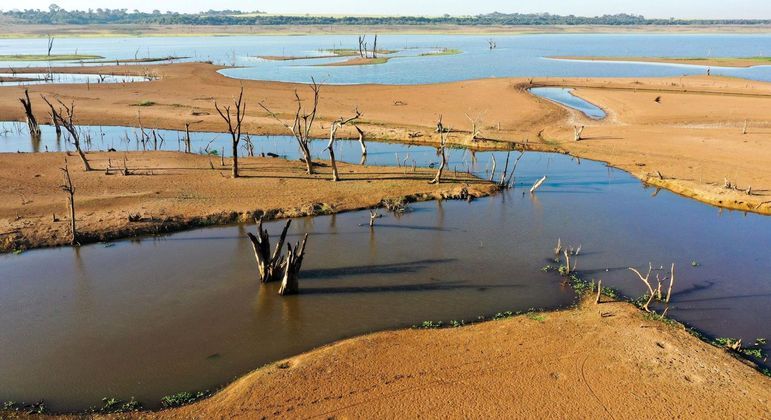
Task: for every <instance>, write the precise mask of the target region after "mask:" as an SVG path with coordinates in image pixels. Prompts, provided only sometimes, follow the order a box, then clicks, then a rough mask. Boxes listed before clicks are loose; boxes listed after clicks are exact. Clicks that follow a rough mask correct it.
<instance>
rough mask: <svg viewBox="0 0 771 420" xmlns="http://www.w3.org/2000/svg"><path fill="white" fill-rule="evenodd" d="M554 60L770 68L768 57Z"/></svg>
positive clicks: (581, 57)
mask: <svg viewBox="0 0 771 420" xmlns="http://www.w3.org/2000/svg"><path fill="white" fill-rule="evenodd" d="M548 58H552V59H555V60H569V61H601V62H623V63H661V64H684V65H690V66H712V67H736V68H749V67H755V66H771V58H769V57H748V58H666V57H602V56H585V57H584V56H556V57H548Z"/></svg>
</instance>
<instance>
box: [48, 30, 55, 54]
mask: <svg viewBox="0 0 771 420" xmlns="http://www.w3.org/2000/svg"><path fill="white" fill-rule="evenodd" d="M53 47H54V37H53V36H51V35H48V56H49V57H50V56H51V49H53Z"/></svg>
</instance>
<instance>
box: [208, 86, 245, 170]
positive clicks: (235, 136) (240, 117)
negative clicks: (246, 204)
mask: <svg viewBox="0 0 771 420" xmlns="http://www.w3.org/2000/svg"><path fill="white" fill-rule="evenodd" d="M243 99H244V87H243V86H241V91H240V92H239V93H238V99H234V105H235V107H236V109H235V115H231V108H230V105H227V106H224V107H223V108H222V109H220V107H219V105H217V101H214V108H215V109H216V110H217V113H219V114H220V117H222V119H223V120H225V123H227V125H228V132H229V133H230V137H231V144H232V146H233V178H238V142H239V141H240V140H241V123H242V122H243V121H244V115H245V113H246V103H245V102H243ZM223 159H224V157H223Z"/></svg>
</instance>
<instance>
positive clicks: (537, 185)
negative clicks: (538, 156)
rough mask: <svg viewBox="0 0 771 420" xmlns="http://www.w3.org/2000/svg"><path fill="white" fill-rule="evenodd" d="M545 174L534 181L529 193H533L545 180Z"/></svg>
mask: <svg viewBox="0 0 771 420" xmlns="http://www.w3.org/2000/svg"><path fill="white" fill-rule="evenodd" d="M546 179H547V178H546V175H544V176H543V178H541V179H539V180H538V181H535V184H533V186H532V187H530V194H533V193H534V192H535V191H536V190H537V189H538V188H540V187H541V185H543V183H544V182H546Z"/></svg>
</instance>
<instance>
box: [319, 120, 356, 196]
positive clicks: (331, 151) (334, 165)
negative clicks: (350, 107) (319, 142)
mask: <svg viewBox="0 0 771 420" xmlns="http://www.w3.org/2000/svg"><path fill="white" fill-rule="evenodd" d="M354 113H355V115H354V116H353V117H351V118H348V119H344V118H343V117H340V118H338V119H336V120H335V121H333V122H332V125H331V126H330V128H329V144H327V150H329V160H330V162H331V164H332V181H339V180H340V174H339V173H338V172H337V161H335V139H336V136H337V130H338V129H339V128H340V127H342V126H344V125H346V124H349V123H351V122H353V121H356V120H357V119H359V117H361V112H359V110H358V108H357V109H356V110H355V111H354Z"/></svg>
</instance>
